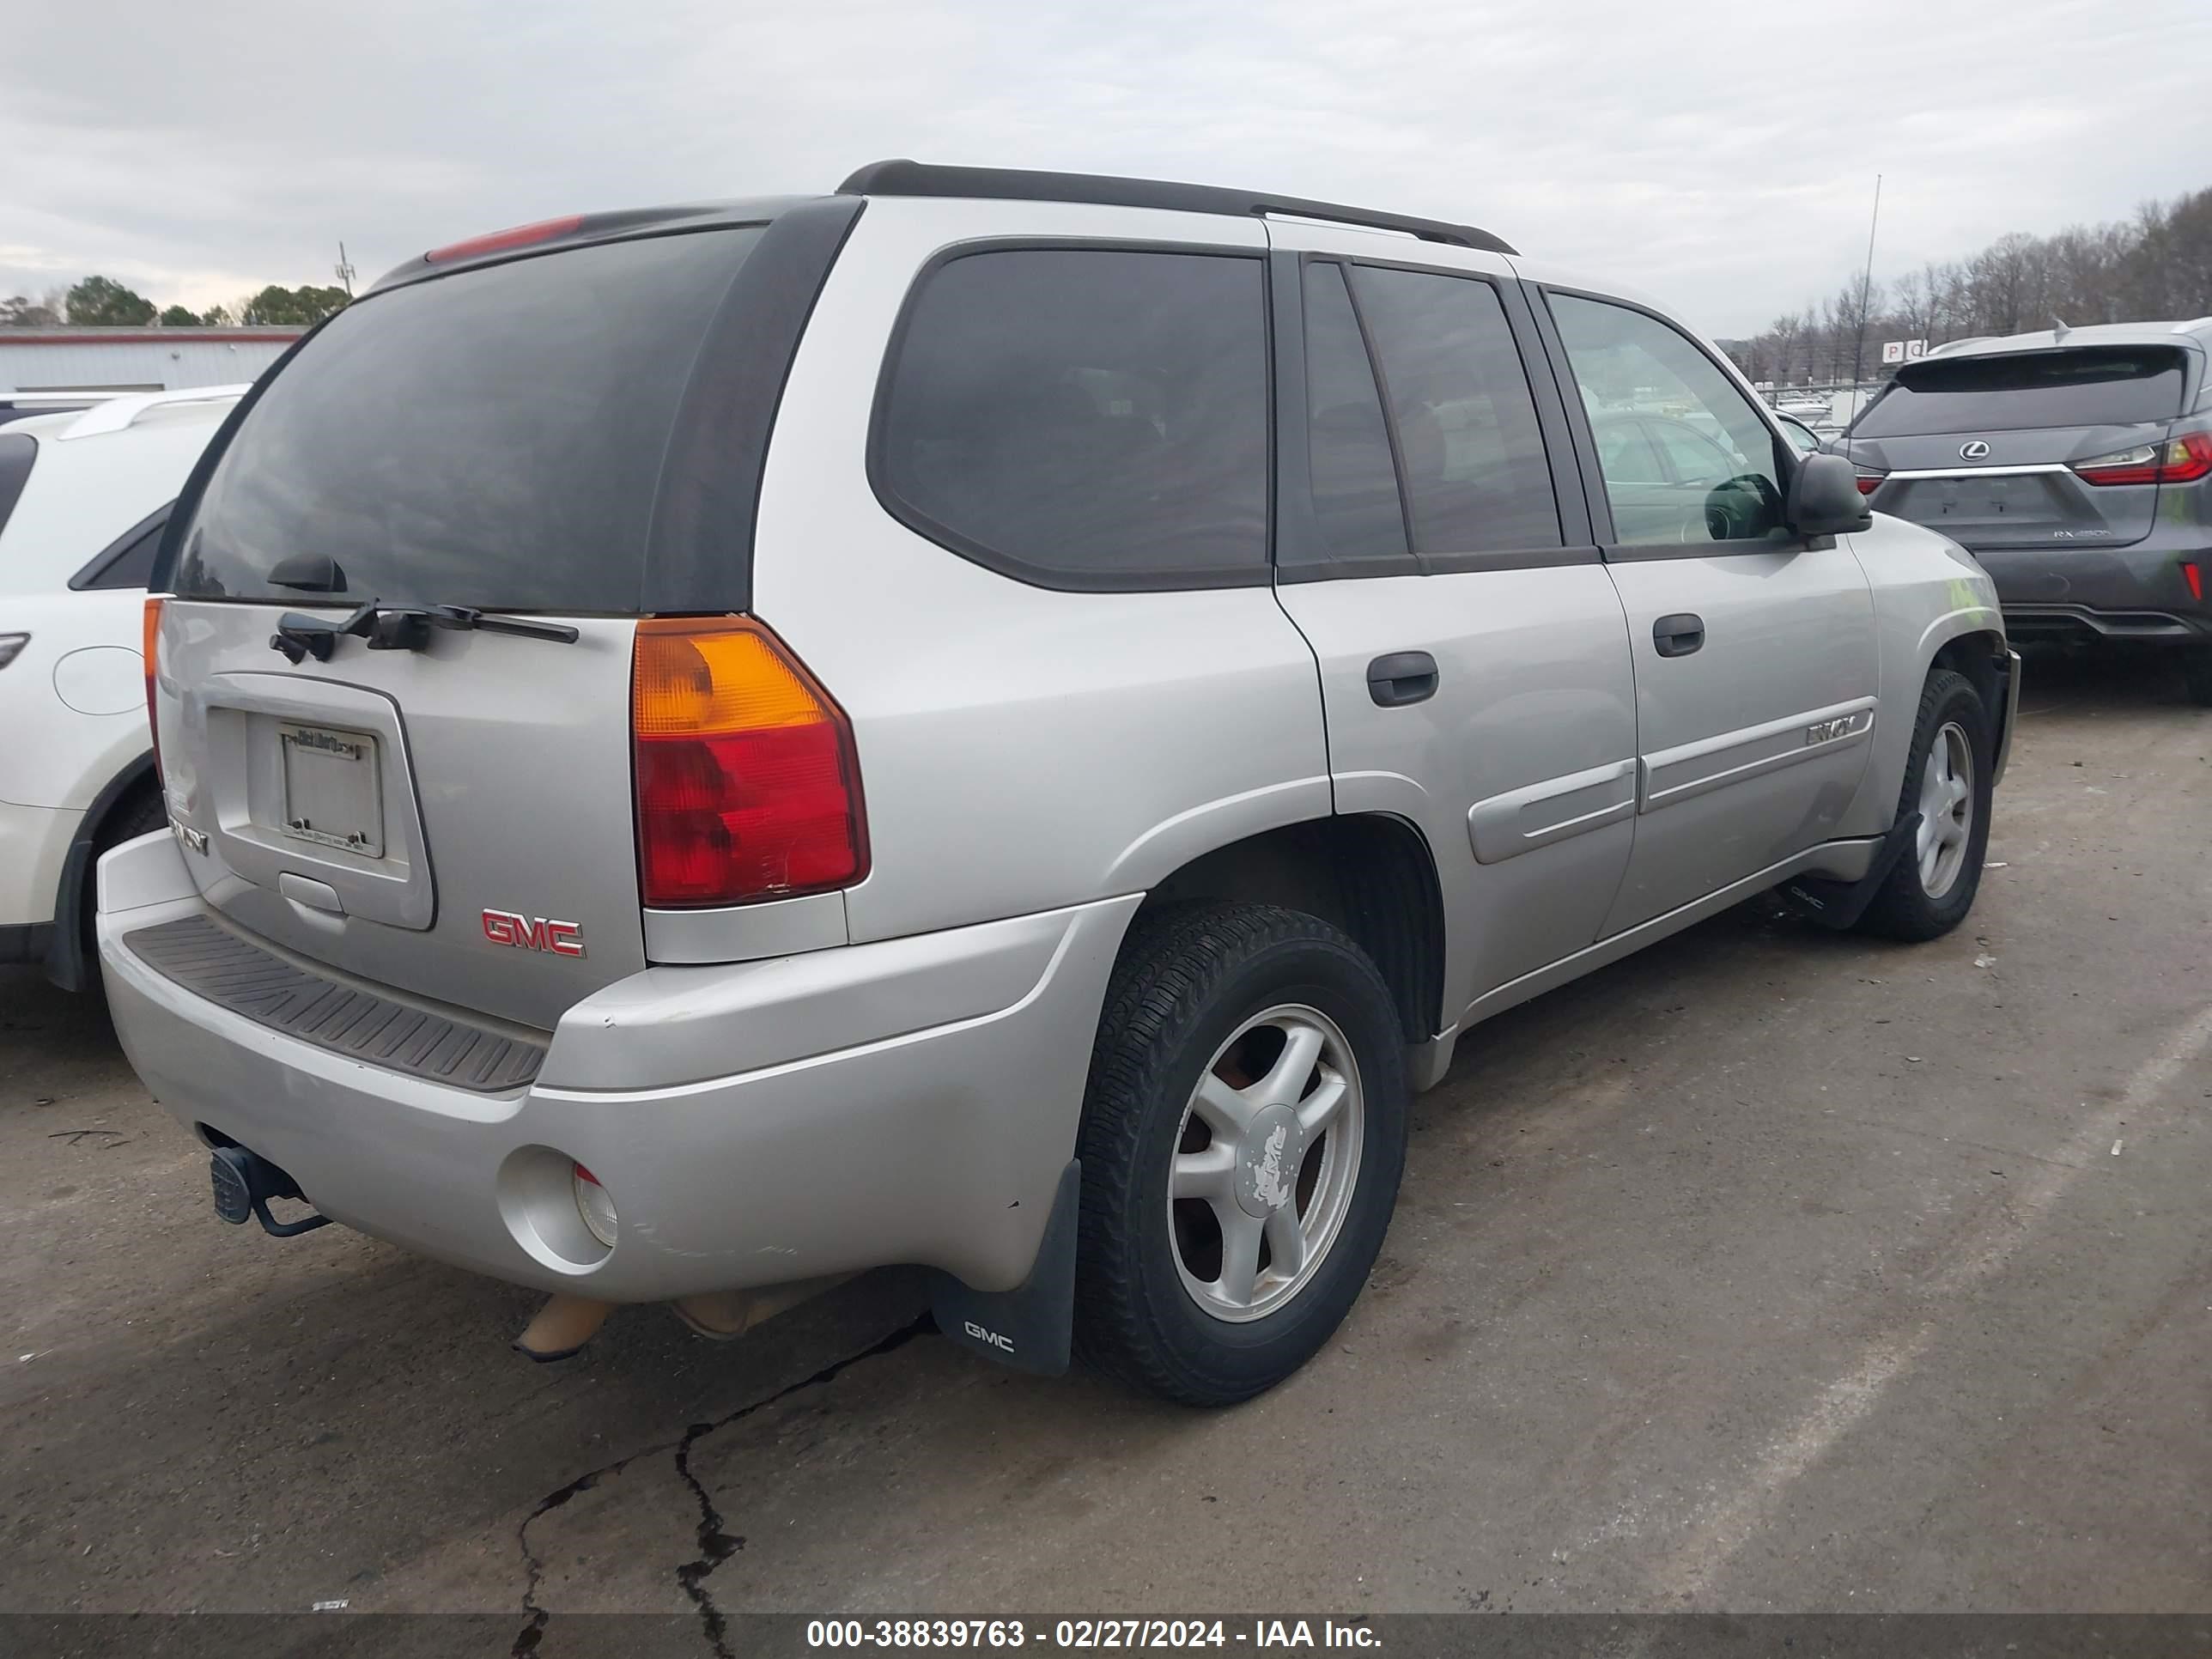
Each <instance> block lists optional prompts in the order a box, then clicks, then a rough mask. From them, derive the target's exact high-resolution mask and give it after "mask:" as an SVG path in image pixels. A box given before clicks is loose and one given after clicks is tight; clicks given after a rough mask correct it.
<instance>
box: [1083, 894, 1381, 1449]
mask: <svg viewBox="0 0 2212 1659" xmlns="http://www.w3.org/2000/svg"><path fill="white" fill-rule="evenodd" d="M1404 1043H1405V1038H1404V1035H1403V1033H1402V1031H1401V1028H1400V1025H1399V1020H1398V1013H1397V1009H1396V1006H1395V1003H1394V1002H1393V1000H1392V999H1391V996H1390V993H1389V987H1387V986H1385V985H1384V983H1383V977H1382V975H1380V974H1379V973H1377V972H1376V968H1375V964H1374V963H1372V962H1370V960H1369V959H1368V957H1367V956H1366V953H1365V952H1364V951H1361V950H1360V948H1359V947H1358V945H1355V944H1354V943H1353V942H1352V940H1351V939H1348V938H1346V936H1345V935H1344V934H1343V933H1340V932H1339V931H1338V930H1337V929H1335V928H1334V927H1330V926H1329V925H1328V923H1326V922H1324V921H1321V920H1319V919H1318V918H1316V917H1314V916H1310V915H1304V914H1302V913H1300V912H1297V911H1293V910H1286V909H1281V908H1276V907H1274V906H1272V905H1253V904H1202V905H1194V906H1189V907H1178V908H1172V909H1165V910H1162V911H1160V912H1158V913H1157V914H1152V915H1144V916H1140V917H1139V920H1138V921H1137V923H1136V926H1135V929H1134V930H1133V932H1132V934H1131V937H1130V939H1129V942H1128V943H1127V945H1125V946H1124V947H1123V950H1122V953H1121V962H1120V963H1118V964H1117V965H1116V967H1115V972H1114V978H1113V981H1112V983H1111V985H1110V986H1109V989H1108V992H1107V996H1106V1006H1105V1012H1104V1015H1103V1018H1102V1019H1101V1021H1100V1024H1099V1030H1098V1037H1097V1043H1096V1045H1095V1047H1094V1048H1093V1049H1092V1053H1091V1081H1090V1086H1089V1090H1088V1092H1087V1097H1086V1099H1085V1105H1084V1121H1083V1132H1082V1136H1081V1141H1080V1151H1081V1156H1082V1160H1083V1203H1082V1211H1081V1227H1080V1231H1079V1245H1078V1249H1077V1252H1076V1304H1075V1305H1076V1323H1075V1346H1076V1352H1078V1353H1079V1355H1080V1356H1081V1357H1082V1358H1085V1360H1086V1361H1088V1362H1089V1363H1090V1364H1092V1365H1094V1366H1096V1367H1097V1368H1098V1369H1099V1370H1103V1371H1106V1372H1107V1373H1109V1375H1111V1376H1116V1377H1119V1378H1120V1379H1121V1380H1122V1381H1123V1382H1125V1383H1129V1384H1131V1385H1133V1386H1134V1387H1136V1388H1139V1389H1146V1390H1148V1391H1149V1392H1151V1393H1153V1394H1156V1395H1162V1396H1163V1397H1164V1398H1166V1399H1170V1400H1174V1401H1181V1402H1182V1403H1184V1404H1186V1405H1192V1406H1225V1405H1230V1404H1232V1403H1234V1402H1235V1401H1240V1400H1246V1399H1249V1398H1250V1397H1251V1396H1252V1395H1256V1394H1259V1393H1261V1392H1262V1391H1264V1390H1266V1389H1270V1388H1273V1386H1274V1385H1275V1384H1276V1383H1279V1382H1281V1381H1282V1380H1283V1379H1284V1378H1285V1377H1287V1376H1290V1375H1291V1372H1293V1371H1295V1370H1297V1369H1298V1367H1299V1366H1301V1365H1303V1364H1305V1362H1306V1361H1307V1360H1308V1359H1310V1358H1312V1357H1313V1355H1314V1353H1315V1352H1316V1351H1317V1350H1319V1349H1320V1347H1321V1346H1322V1344H1323V1343H1325V1342H1326V1341H1328V1338H1329V1336H1330V1334H1332V1333H1333V1332H1334V1330H1335V1329H1336V1328H1337V1326H1338V1324H1339V1323H1340V1322H1342V1320H1343V1318H1344V1316H1345V1315H1346V1312H1348V1311H1349V1310H1350V1309H1351V1307H1352V1303H1353V1302H1354V1301H1355V1300H1356V1299H1357V1298H1358V1295H1359V1292H1360V1290H1361V1287H1362V1286H1364V1285H1365V1284H1366V1282H1367V1274H1368V1271H1369V1269H1370V1267H1373V1266H1374V1262H1375V1257H1376V1252H1377V1251H1378V1250H1379V1249H1381V1248H1382V1244H1383V1232H1384V1231H1385V1230H1386V1229H1387V1228H1388V1227H1389V1222H1390V1212H1391V1209H1392V1207H1393V1206H1394V1205H1395V1203H1396V1201H1397V1196H1398V1182H1399V1177H1400V1175H1401V1171H1402V1170H1403V1168H1404V1164H1405V1153H1406V1111H1407V1087H1406V1069H1405V1049H1404ZM1309 1055H1310V1059H1309V1058H1308V1057H1309Z"/></svg>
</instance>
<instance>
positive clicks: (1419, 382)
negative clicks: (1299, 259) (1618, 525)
mask: <svg viewBox="0 0 2212 1659" xmlns="http://www.w3.org/2000/svg"><path fill="white" fill-rule="evenodd" d="M1352 284H1353V289H1354V291H1355V292H1356V294H1357V295H1358V301H1359V310H1360V314H1361V315H1362V316H1363V317H1364V319H1366V322H1367V328H1368V332H1369V334H1370V336H1371V337H1373V339H1374V342H1375V352H1376V356H1377V357H1378V358H1380V359H1381V361H1382V365H1383V381H1384V383H1385V385H1386V386H1387V388H1388V391H1389V400H1390V420H1391V423H1392V425H1393V426H1394V427H1395V429H1396V431H1397V435H1398V457H1399V462H1400V465H1401V466H1402V467H1403V468H1404V470H1405V475H1406V501H1407V507H1408V508H1409V510H1410V512H1411V514H1412V517H1413V547H1414V550H1415V551H1416V552H1419V553H1437V554H1449V553H1487V552H1505V551H1510V550H1517V549H1523V548H1542V547H1558V546H1559V545H1560V544H1561V538H1560V534H1559V503H1558V502H1557V501H1554V500H1553V497H1552V475H1551V471H1550V469H1549V467H1548V466H1547V464H1546V461H1545V456H1544V438H1543V434H1542V431H1541V429H1540V428H1538V426H1537V424H1536V405H1535V400H1534V398H1532V397H1531V396H1530V394H1529V392H1528V373H1527V371H1526V370H1525V369H1524V368H1522V364H1521V354H1520V351H1519V349H1517V348H1516V346H1515V344H1514V343H1513V331H1512V330H1511V328H1510V326H1509V325H1507V323H1506V320H1505V310H1504V307H1503V306H1502V305H1501V304H1499V302H1498V291H1497V290H1496V289H1493V288H1492V287H1491V285H1490V284H1489V283H1485V282H1481V281H1480V280H1478V279H1476V278H1474V277H1468V276H1435V275H1431V274H1430V273H1428V272H1425V271H1417V270H1382V269H1378V268H1376V267H1373V266H1362V267H1360V268H1358V270H1355V271H1354V273H1353V275H1352Z"/></svg>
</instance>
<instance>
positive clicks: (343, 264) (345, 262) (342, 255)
mask: <svg viewBox="0 0 2212 1659" xmlns="http://www.w3.org/2000/svg"><path fill="white" fill-rule="evenodd" d="M353 277H354V270H353V261H352V260H350V259H349V258H346V251H345V244H344V243H343V242H340V243H339V244H338V263H337V279H338V281H339V282H340V283H343V285H344V287H345V291H346V298H347V299H349V300H350V299H352V298H353Z"/></svg>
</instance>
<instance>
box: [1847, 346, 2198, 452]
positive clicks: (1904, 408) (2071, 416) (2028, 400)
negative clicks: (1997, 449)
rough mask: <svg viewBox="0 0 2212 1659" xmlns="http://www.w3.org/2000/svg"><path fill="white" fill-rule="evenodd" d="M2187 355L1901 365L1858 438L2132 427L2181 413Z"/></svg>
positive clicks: (2082, 354)
mask: <svg viewBox="0 0 2212 1659" xmlns="http://www.w3.org/2000/svg"><path fill="white" fill-rule="evenodd" d="M2181 380H2182V358H2181V354H2180V353H2179V351H2175V350H2172V349H2166V348H2161V347H2141V348H2130V349H2124V350H2112V349H2094V350H2092V349H2082V350H2079V351H2038V352H2032V353H2022V354H2021V355H2019V356H2009V357H1960V358H1958V359H1956V360H1955V361H1953V362H1928V363H1919V364H1916V365H1914V366H1913V367H1911V368H1905V369H1900V370H1899V372H1898V376H1897V379H1896V380H1894V381H1893V383H1892V384H1891V386H1890V388H1889V390H1888V391H1887V392H1883V393H1882V395H1881V397H1880V398H1876V399H1875V402H1874V403H1873V404H1871V405H1870V406H1869V408H1868V410H1867V412H1866V413H1865V414H1863V415H1862V416H1860V417H1859V419H1858V423H1857V425H1856V426H1854V427H1853V428H1851V435H1852V436H1853V437H1855V438H1909V437H1918V436H1922V435H1929V434H1935V433H1943V434H1949V433H1954V432H2016V431H2020V430H2022V429H2025V428H2035V427H2051V426H2130V425H2135V424H2137V423H2139V422H2146V421H2170V420H2172V419H2173V418H2174V416H2177V415H2179V414H2180V413H2181Z"/></svg>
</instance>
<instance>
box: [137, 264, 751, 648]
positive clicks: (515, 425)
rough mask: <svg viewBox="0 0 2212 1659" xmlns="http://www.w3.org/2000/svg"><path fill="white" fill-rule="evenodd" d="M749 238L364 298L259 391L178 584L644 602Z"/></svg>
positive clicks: (623, 606)
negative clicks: (315, 564)
mask: <svg viewBox="0 0 2212 1659" xmlns="http://www.w3.org/2000/svg"><path fill="white" fill-rule="evenodd" d="M760 237H761V231H760V229H759V228H757V227H744V228H732V229H727V230H708V231H699V232H694V233H690V234H684V235H677V236H651V237H642V238H639V239H636V240H629V241H618V242H608V243H601V244H598V245H593V246H583V247H578V248H571V249H568V250H565V251H563V252H558V253H550V254H541V255H538V256H536V257H533V258H522V259H513V260H510V261H508V262H507V263H505V264H493V265H486V266H483V267H481V268H479V269H476V270H457V271H455V272H453V274H452V275H450V276H439V277H435V278H433V279H432V280H430V281H428V282H423V283H411V284H410V285H408V286H405V287H403V288H396V289H390V290H389V291H387V292H386V293H382V294H373V295H368V297H367V298H365V299H363V300H361V301H358V302H356V304H353V305H350V306H348V307H346V308H345V309H344V310H343V311H342V312H340V313H338V314H337V316H336V317H335V318H333V319H331V321H330V322H329V323H328V324H326V325H325V326H324V328H323V331H322V332H321V333H319V334H318V335H317V336H316V337H314V339H313V340H312V341H311V342H309V343H308V344H307V347H306V349H303V350H302V351H301V354H300V355H299V356H298V357H297V358H295V359H294V360H293V362H291V363H290V364H289V366H288V367H287V368H285V370H284V372H283V374H279V375H277V376H276V379H275V380H271V381H270V382H269V384H268V386H267V387H266V388H265V389H264V391H263V392H262V394H261V396H260V398H259V399H258V401H257V402H256V403H255V404H254V407H253V409H252V412H251V413H250V414H249V415H247V416H246V421H245V422H244V424H243V425H242V426H240V428H239V429H238V433H237V435H236V436H235V437H234V438H233V439H232V440H231V442H230V445H229V447H228V449H227V450H226V451H225V453H224V454H223V457H222V461H221V462H220V463H219V464H218V465H216V470H215V472H214V474H213V476H212V477H210V480H209V483H208V487H207V491H206V493H205V495H203V496H202V498H201V501H200V507H199V512H198V514H197V517H196V518H195V520H194V521H193V524H192V526H191V530H190V532H188V538H187V540H186V543H185V549H184V551H183V553H182V555H181V556H179V560H178V563H177V571H176V589H177V592H179V593H180V594H183V595H185V597H187V598H191V599H226V598H227V599H282V600H288V601H292V602H297V601H298V600H299V599H300V593H299V591H298V590H297V589H293V588H281V587H274V586H271V585H270V583H269V581H268V580H267V578H268V573H269V570H270V567H271V566H273V565H274V564H276V562H277V561H278V560H280V559H283V558H285V557H286V556H289V555H292V554H296V553H319V554H326V555H328V556H330V557H331V558H332V559H333V560H335V561H336V562H337V566H338V568H339V569H340V571H342V572H343V574H344V576H345V579H346V588H345V592H344V593H343V595H338V596H334V597H342V598H348V599H356V600H358V599H369V598H372V597H374V598H376V599H381V600H382V601H383V602H384V603H385V604H386V605H438V604H447V605H477V606H481V607H483V608H484V609H487V610H495V611H617V612H621V611H635V610H636V609H637V608H638V605H639V602H640V598H641V593H642V591H643V585H644V568H645V541H646V530H647V525H648V524H649V523H650V522H651V519H652V514H653V502H654V498H655V496H656V495H657V493H658V491H659V483H660V471H661V458H662V457H663V455H664V454H665V453H666V451H667V448H668V437H669V431H670V428H671V425H672V423H673V422H674V419H675V415H676V410H677V406H678V402H679V401H680V399H681V398H682V397H683V395H684V387H685V386H686V385H687V384H689V381H690V374H691V369H692V366H693V364H694V363H695V362H696V360H697V358H698V356H699V347H700V342H701V339H702V337H703V336H704V335H705V333H706V331H707V325H708V321H709V319H712V317H713V316H714V310H715V307H716V306H717V305H718V304H719V303H720V301H721V299H722V296H723V295H725V294H726V292H728V290H729V288H730V285H731V283H732V280H733V278H734V277H735V276H736V275H737V272H738V267H739V265H740V264H742V262H743V261H744V258H745V256H746V255H747V253H749V252H750V251H751V249H752V248H753V247H754V246H756V245H757V243H758V242H759V240H760Z"/></svg>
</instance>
